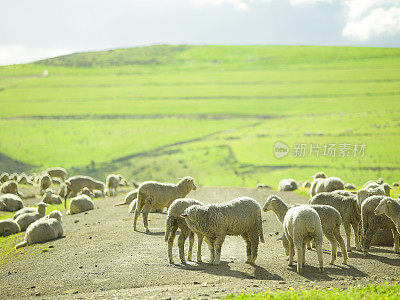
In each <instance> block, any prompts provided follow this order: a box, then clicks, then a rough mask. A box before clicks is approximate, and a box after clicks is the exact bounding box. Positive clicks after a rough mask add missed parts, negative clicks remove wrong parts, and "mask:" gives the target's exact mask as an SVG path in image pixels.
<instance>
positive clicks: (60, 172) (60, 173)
mask: <svg viewBox="0 0 400 300" xmlns="http://www.w3.org/2000/svg"><path fill="white" fill-rule="evenodd" d="M44 172H45V173H47V174H49V175H50V177H51V178H53V177H58V178H60V179H61V180H62V181H65V179H66V178H67V175H68V172H67V170H65V169H64V168H61V167H54V168H48V169H47V170H46V171H44Z"/></svg>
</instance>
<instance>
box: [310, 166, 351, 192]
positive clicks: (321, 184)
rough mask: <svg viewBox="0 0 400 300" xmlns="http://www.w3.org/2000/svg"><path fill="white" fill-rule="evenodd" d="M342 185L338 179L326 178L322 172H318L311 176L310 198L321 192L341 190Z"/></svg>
mask: <svg viewBox="0 0 400 300" xmlns="http://www.w3.org/2000/svg"><path fill="white" fill-rule="evenodd" d="M343 189H344V183H343V181H342V180H341V179H340V178H337V177H328V178H326V175H325V173H324V172H318V173H316V174H315V175H314V176H313V182H312V184H311V188H310V195H311V197H312V196H314V195H316V194H318V193H322V192H332V191H334V190H343Z"/></svg>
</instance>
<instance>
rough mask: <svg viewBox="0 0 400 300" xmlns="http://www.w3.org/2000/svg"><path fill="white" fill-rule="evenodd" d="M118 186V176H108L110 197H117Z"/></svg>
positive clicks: (107, 184)
mask: <svg viewBox="0 0 400 300" xmlns="http://www.w3.org/2000/svg"><path fill="white" fill-rule="evenodd" d="M118 185H119V178H118V175H115V174H108V175H107V178H106V187H107V189H108V195H109V196H115V195H117V189H118Z"/></svg>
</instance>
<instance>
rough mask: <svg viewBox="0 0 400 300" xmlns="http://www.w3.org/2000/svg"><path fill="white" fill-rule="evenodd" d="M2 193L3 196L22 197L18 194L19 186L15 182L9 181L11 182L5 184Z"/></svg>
mask: <svg viewBox="0 0 400 300" xmlns="http://www.w3.org/2000/svg"><path fill="white" fill-rule="evenodd" d="M0 192H1V193H3V194H14V195H18V196H21V193H20V192H18V184H17V182H16V181H14V180H9V181H6V182H4V183H3V184H2V185H1V189H0Z"/></svg>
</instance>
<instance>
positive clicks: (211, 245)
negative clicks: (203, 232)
mask: <svg viewBox="0 0 400 300" xmlns="http://www.w3.org/2000/svg"><path fill="white" fill-rule="evenodd" d="M208 248H209V249H210V264H212V265H213V264H214V260H215V239H208Z"/></svg>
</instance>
